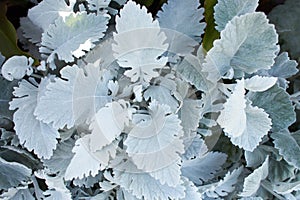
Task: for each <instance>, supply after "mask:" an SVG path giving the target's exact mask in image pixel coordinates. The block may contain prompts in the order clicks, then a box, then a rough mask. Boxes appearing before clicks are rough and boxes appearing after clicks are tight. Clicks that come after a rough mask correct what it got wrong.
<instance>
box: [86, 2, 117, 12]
mask: <svg viewBox="0 0 300 200" xmlns="http://www.w3.org/2000/svg"><path fill="white" fill-rule="evenodd" d="M87 2H88V7H89V9H90V10H93V11H97V12H99V11H100V10H101V9H103V8H107V7H108V5H109V3H110V2H111V0H87Z"/></svg>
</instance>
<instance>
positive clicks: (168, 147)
mask: <svg viewBox="0 0 300 200" xmlns="http://www.w3.org/2000/svg"><path fill="white" fill-rule="evenodd" d="M149 113H150V115H145V114H138V115H134V117H135V120H136V121H137V122H136V123H135V126H134V127H133V129H132V130H131V131H130V133H129V135H128V137H127V139H126V140H125V142H124V144H125V145H126V147H127V149H126V152H127V153H128V155H129V156H130V157H131V158H132V160H133V162H134V164H136V166H137V168H138V169H141V170H143V171H145V172H150V174H151V172H153V174H152V175H153V176H154V177H157V178H159V179H160V181H161V182H162V184H165V183H168V184H170V185H174V184H178V182H179V181H180V177H179V176H180V168H179V166H178V165H177V163H178V161H179V160H180V154H181V153H183V152H184V146H183V141H182V140H181V137H182V136H183V131H182V127H181V126H180V120H179V119H178V117H177V116H176V115H174V114H172V113H170V107H169V106H166V105H160V104H158V103H157V102H156V101H154V102H152V103H151V104H150V105H149ZM166 167H167V169H166V170H170V172H161V171H157V170H160V169H161V170H163V168H166ZM156 171H157V172H156ZM155 173H163V174H167V173H169V174H170V175H171V174H172V178H170V177H168V176H165V175H164V176H161V177H160V176H157V175H156V174H155ZM171 180H172V181H173V182H172V181H171Z"/></svg>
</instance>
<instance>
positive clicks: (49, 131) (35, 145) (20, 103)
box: [9, 79, 59, 159]
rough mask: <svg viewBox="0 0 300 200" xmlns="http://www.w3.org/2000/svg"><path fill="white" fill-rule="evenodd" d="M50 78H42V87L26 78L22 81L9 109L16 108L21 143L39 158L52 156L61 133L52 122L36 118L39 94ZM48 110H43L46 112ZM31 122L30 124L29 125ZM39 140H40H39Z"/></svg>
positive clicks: (17, 129)
mask: <svg viewBox="0 0 300 200" xmlns="http://www.w3.org/2000/svg"><path fill="white" fill-rule="evenodd" d="M48 81H49V80H48V79H42V82H41V84H40V87H39V88H38V87H37V86H36V85H33V84H31V83H29V82H28V81H26V80H22V81H21V82H20V85H19V87H17V88H15V90H14V92H13V94H14V96H15V97H17V98H14V99H13V100H12V101H11V102H10V107H9V109H11V110H15V109H17V110H16V111H15V113H14V117H13V120H14V123H15V128H14V129H15V130H16V134H17V135H18V138H19V140H20V143H21V144H23V145H24V146H25V147H26V148H27V149H28V150H29V151H32V150H34V153H35V154H36V155H37V156H38V157H39V158H45V159H47V158H50V157H51V156H52V154H53V150H54V149H55V148H56V144H57V141H56V138H58V137H59V133H58V131H57V130H56V129H54V128H53V127H52V126H51V124H45V123H43V122H41V121H39V120H37V119H36V117H35V115H34V110H35V107H36V105H37V101H38V95H39V93H40V92H43V90H45V87H42V86H43V85H45V84H44V83H45V82H48ZM45 111H46V110H43V112H45ZM29 124H30V126H29ZM37 141H38V142H37Z"/></svg>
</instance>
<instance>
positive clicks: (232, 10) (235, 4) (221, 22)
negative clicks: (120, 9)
mask: <svg viewBox="0 0 300 200" xmlns="http://www.w3.org/2000/svg"><path fill="white" fill-rule="evenodd" d="M257 6H258V0H219V1H218V3H217V5H216V6H215V7H214V11H215V12H214V19H215V21H216V22H215V23H216V24H217V26H216V29H217V30H218V31H219V32H221V31H222V30H223V29H224V28H225V26H226V24H227V23H228V22H229V21H230V20H232V18H233V17H235V16H241V15H244V14H246V13H253V12H255V10H256V8H257Z"/></svg>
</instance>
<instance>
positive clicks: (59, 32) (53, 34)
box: [40, 12, 108, 68]
mask: <svg viewBox="0 0 300 200" xmlns="http://www.w3.org/2000/svg"><path fill="white" fill-rule="evenodd" d="M107 23H108V17H105V16H103V15H95V14H87V13H86V12H83V13H77V14H71V15H70V16H68V17H66V18H65V19H63V18H62V17H60V18H58V19H57V20H56V21H55V24H52V25H50V27H49V28H48V29H47V31H46V32H45V33H43V35H42V42H41V47H40V52H41V53H42V54H43V55H45V56H46V57H47V62H48V63H51V64H52V63H53V62H54V60H55V58H56V56H57V57H58V59H59V60H63V61H65V62H73V61H74V57H75V58H80V57H82V56H84V55H85V51H89V50H90V49H92V48H93V47H94V46H95V44H94V42H97V41H99V40H100V39H101V38H102V37H103V36H104V32H105V31H106V29H107ZM51 68H54V66H53V65H51Z"/></svg>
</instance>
